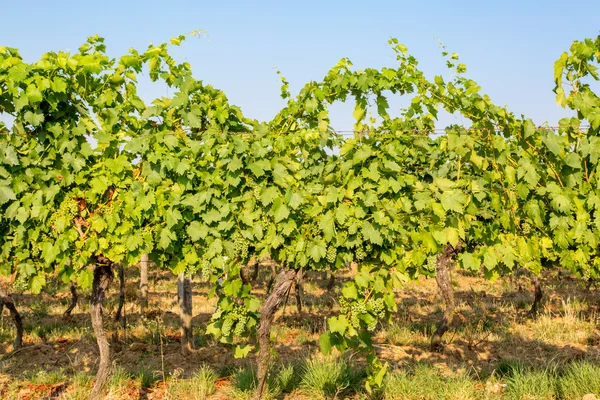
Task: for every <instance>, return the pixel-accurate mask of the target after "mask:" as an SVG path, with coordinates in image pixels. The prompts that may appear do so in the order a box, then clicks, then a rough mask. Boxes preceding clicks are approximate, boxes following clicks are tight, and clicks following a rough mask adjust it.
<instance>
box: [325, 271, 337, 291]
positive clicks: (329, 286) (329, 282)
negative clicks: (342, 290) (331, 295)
mask: <svg viewBox="0 0 600 400" xmlns="http://www.w3.org/2000/svg"><path fill="white" fill-rule="evenodd" d="M334 286H335V274H334V273H333V271H329V280H327V285H326V286H325V289H327V291H328V292H331V291H332V290H333V287H334Z"/></svg>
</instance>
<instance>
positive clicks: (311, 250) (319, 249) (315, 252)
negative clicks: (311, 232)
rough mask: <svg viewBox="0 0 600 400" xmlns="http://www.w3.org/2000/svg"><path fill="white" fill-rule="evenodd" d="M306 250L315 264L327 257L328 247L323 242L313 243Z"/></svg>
mask: <svg viewBox="0 0 600 400" xmlns="http://www.w3.org/2000/svg"><path fill="white" fill-rule="evenodd" d="M306 250H307V254H308V256H309V257H310V258H312V260H313V261H314V262H319V261H321V259H323V258H325V256H326V255H327V245H326V244H325V242H323V241H311V242H310V243H309V244H308V246H307V248H306Z"/></svg>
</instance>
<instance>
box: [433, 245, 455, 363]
mask: <svg viewBox="0 0 600 400" xmlns="http://www.w3.org/2000/svg"><path fill="white" fill-rule="evenodd" d="M455 251H456V250H455V249H454V248H453V247H452V246H450V245H448V246H446V248H444V251H443V252H442V253H441V254H438V255H437V259H436V263H435V280H436V282H437V284H438V287H439V289H440V293H441V294H442V298H443V299H444V305H445V309H444V315H443V316H442V320H441V321H440V323H439V324H438V327H437V329H436V330H435V332H434V333H433V335H432V337H431V351H439V350H440V348H441V345H442V336H444V333H446V332H447V331H448V329H449V328H450V325H451V324H452V320H453V319H454V305H455V303H454V289H453V288H452V280H451V279H450V268H451V267H452V262H453V261H452V256H453V255H454V254H455Z"/></svg>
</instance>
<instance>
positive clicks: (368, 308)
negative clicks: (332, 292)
mask: <svg viewBox="0 0 600 400" xmlns="http://www.w3.org/2000/svg"><path fill="white" fill-rule="evenodd" d="M340 312H341V313H342V314H345V315H346V316H348V320H349V321H350V325H352V327H353V328H355V329H360V316H361V315H363V314H367V313H370V314H371V315H372V316H374V317H375V320H374V321H373V322H372V323H371V324H369V325H368V326H367V329H368V330H369V331H373V330H375V328H376V326H377V321H378V320H379V319H382V318H384V317H385V314H386V307H385V302H384V300H383V298H381V297H379V298H370V299H369V300H367V301H366V302H365V301H355V302H352V303H349V302H348V300H346V299H345V298H344V297H341V298H340Z"/></svg>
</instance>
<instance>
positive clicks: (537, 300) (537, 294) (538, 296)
mask: <svg viewBox="0 0 600 400" xmlns="http://www.w3.org/2000/svg"><path fill="white" fill-rule="evenodd" d="M531 283H533V288H534V298H533V304H532V305H531V310H529V313H530V314H531V316H532V317H534V318H535V317H537V315H538V313H539V311H540V306H541V304H542V299H543V297H544V292H543V291H542V284H541V282H540V279H539V278H538V277H537V276H535V275H532V276H531Z"/></svg>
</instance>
